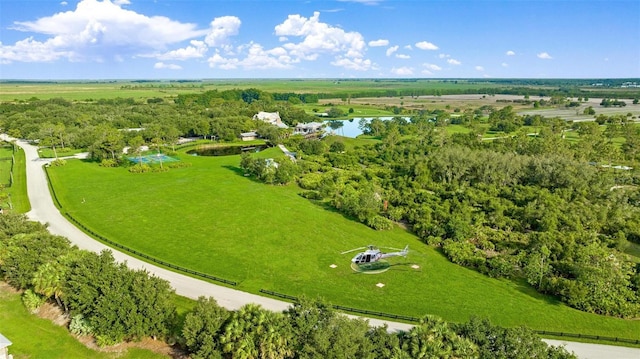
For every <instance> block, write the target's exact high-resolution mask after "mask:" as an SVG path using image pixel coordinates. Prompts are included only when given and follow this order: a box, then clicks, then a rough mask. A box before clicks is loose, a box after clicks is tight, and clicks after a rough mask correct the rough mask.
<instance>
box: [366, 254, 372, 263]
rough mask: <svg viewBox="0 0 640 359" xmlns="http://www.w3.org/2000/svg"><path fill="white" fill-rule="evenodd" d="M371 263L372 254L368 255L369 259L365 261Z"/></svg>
mask: <svg viewBox="0 0 640 359" xmlns="http://www.w3.org/2000/svg"><path fill="white" fill-rule="evenodd" d="M370 261H371V254H367V259H366V260H365V262H370Z"/></svg>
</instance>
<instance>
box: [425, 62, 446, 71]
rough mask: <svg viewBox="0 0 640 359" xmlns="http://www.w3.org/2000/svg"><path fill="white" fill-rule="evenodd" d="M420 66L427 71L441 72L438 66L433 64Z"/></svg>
mask: <svg viewBox="0 0 640 359" xmlns="http://www.w3.org/2000/svg"><path fill="white" fill-rule="evenodd" d="M422 66H424V67H426V68H427V69H429V70H431V71H440V70H442V67H440V66H438V65H434V64H427V63H425V64H422Z"/></svg>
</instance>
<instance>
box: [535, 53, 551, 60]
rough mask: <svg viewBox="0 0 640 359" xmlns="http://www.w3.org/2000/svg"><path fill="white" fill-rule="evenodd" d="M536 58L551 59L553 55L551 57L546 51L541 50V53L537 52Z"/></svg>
mask: <svg viewBox="0 0 640 359" xmlns="http://www.w3.org/2000/svg"><path fill="white" fill-rule="evenodd" d="M538 58H539V59H543V60H551V59H553V57H551V55H549V54H548V53H546V52H541V53H539V54H538Z"/></svg>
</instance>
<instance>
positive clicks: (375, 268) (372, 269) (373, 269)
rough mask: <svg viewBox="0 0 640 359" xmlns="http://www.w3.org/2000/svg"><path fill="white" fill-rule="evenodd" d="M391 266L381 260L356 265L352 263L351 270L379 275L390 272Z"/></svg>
mask: <svg viewBox="0 0 640 359" xmlns="http://www.w3.org/2000/svg"><path fill="white" fill-rule="evenodd" d="M389 268H391V265H390V264H389V262H387V261H385V260H379V261H376V262H372V263H363V264H355V263H351V269H353V270H354V271H355V272H358V273H364V274H378V273H383V272H386V271H388V270H389Z"/></svg>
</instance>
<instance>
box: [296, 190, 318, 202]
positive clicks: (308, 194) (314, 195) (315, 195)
mask: <svg viewBox="0 0 640 359" xmlns="http://www.w3.org/2000/svg"><path fill="white" fill-rule="evenodd" d="M300 197H302V198H306V199H312V200H321V199H322V195H321V194H320V192H318V191H304V192H300Z"/></svg>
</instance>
